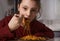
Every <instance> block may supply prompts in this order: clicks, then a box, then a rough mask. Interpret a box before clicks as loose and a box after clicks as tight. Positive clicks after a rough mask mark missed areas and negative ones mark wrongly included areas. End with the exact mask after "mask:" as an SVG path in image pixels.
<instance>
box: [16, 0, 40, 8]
mask: <svg viewBox="0 0 60 41" xmlns="http://www.w3.org/2000/svg"><path fill="white" fill-rule="evenodd" d="M33 1H35V2H36V3H37V5H38V7H39V9H40V7H41V6H40V5H41V4H40V0H33ZM21 2H22V0H18V2H17V4H20V3H21Z"/></svg>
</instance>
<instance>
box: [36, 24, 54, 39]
mask: <svg viewBox="0 0 60 41" xmlns="http://www.w3.org/2000/svg"><path fill="white" fill-rule="evenodd" d="M38 27H39V28H38V30H39V31H38V33H36V34H35V35H36V36H43V37H47V38H54V32H53V31H52V30H51V29H49V28H48V27H46V26H45V25H44V24H40V25H39V26H38Z"/></svg>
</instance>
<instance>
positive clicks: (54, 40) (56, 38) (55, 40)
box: [9, 37, 60, 41]
mask: <svg viewBox="0 0 60 41" xmlns="http://www.w3.org/2000/svg"><path fill="white" fill-rule="evenodd" d="M9 41H22V40H9ZM39 41H41V40H39ZM46 41H60V37H55V38H53V39H49V40H46Z"/></svg>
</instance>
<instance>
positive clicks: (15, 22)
mask: <svg viewBox="0 0 60 41" xmlns="http://www.w3.org/2000/svg"><path fill="white" fill-rule="evenodd" d="M22 19H23V17H22V16H21V15H18V14H15V15H14V16H13V17H12V19H11V20H10V22H9V23H8V26H9V29H10V30H11V31H14V30H16V29H18V27H19V26H20V24H21V22H22Z"/></svg>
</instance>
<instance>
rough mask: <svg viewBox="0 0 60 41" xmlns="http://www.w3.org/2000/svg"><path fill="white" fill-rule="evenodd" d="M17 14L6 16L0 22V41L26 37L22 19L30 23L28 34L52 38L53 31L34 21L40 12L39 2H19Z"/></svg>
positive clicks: (38, 0)
mask: <svg viewBox="0 0 60 41" xmlns="http://www.w3.org/2000/svg"><path fill="white" fill-rule="evenodd" d="M17 8H18V11H19V13H18V14H14V15H13V17H12V16H8V17H6V18H4V19H3V20H1V21H0V41H7V40H11V39H16V38H17V39H18V38H21V37H23V36H26V35H27V33H26V32H24V22H23V16H24V18H27V19H29V21H30V32H31V34H32V35H35V36H37V37H47V38H53V37H54V34H53V31H52V30H50V29H49V28H47V27H46V26H45V25H44V24H42V23H40V22H38V21H37V20H36V15H37V13H38V12H39V10H40V0H19V2H18V5H17Z"/></svg>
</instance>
